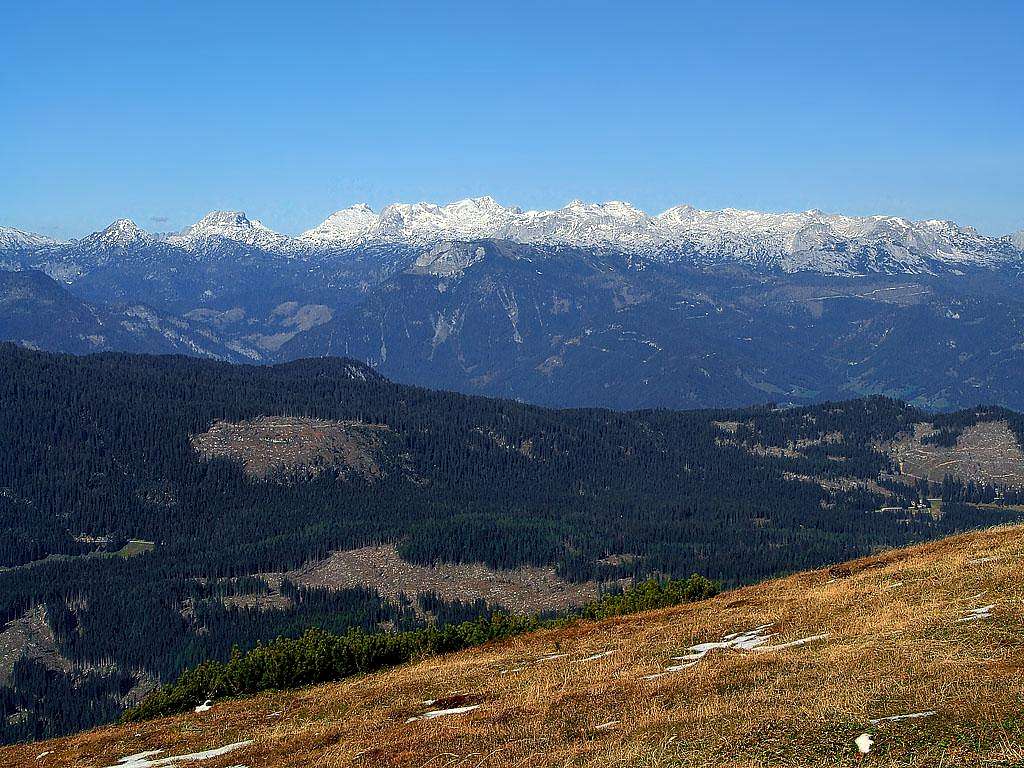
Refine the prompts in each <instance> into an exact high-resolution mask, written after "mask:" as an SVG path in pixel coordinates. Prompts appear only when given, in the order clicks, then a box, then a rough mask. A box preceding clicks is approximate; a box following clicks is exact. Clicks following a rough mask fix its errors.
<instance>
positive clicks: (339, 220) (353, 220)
mask: <svg viewBox="0 0 1024 768" xmlns="http://www.w3.org/2000/svg"><path fill="white" fill-rule="evenodd" d="M379 218H380V217H379V216H377V214H376V213H374V212H373V209H372V208H370V206H368V205H366V204H365V203H358V204H357V205H352V206H349V207H348V208H343V209H342V210H340V211H338V212H336V213H332V214H331V215H330V216H328V217H327V219H326V220H325V221H324V222H323V223H322V224H320V226H318V227H314V228H313V229H310V230H307V231H305V232H303V233H302V234H301V235H299V240H302V241H307V242H310V243H323V244H329V243H332V242H352V243H356V242H359V241H360V240H361V239H363V238H364V237H365V236H366V235H367V234H368V233H369V232H370V231H371V230H372V229H373V228H374V226H375V225H376V223H377V221H378V220H379Z"/></svg>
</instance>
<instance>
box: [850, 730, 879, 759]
mask: <svg viewBox="0 0 1024 768" xmlns="http://www.w3.org/2000/svg"><path fill="white" fill-rule="evenodd" d="M853 743H854V744H856V745H857V751H858V752H860V753H861V754H862V755H866V754H868V753H869V752H870V751H871V748H872V747H873V746H874V745H875V740H874V739H872V738H871V734H870V733H862V734H861V735H860V736H858V737H857V738H856V739H854V740H853Z"/></svg>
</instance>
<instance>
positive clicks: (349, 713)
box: [0, 527, 1024, 768]
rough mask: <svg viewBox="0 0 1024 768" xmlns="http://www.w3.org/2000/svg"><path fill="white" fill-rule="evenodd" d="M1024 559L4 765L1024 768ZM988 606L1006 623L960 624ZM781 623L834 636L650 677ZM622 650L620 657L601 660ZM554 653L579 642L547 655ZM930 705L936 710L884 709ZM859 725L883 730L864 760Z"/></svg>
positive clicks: (883, 579) (952, 562) (615, 631)
mask: <svg viewBox="0 0 1024 768" xmlns="http://www.w3.org/2000/svg"><path fill="white" fill-rule="evenodd" d="M987 558H992V559H987ZM1022 559H1024V528H1022V527H1015V528H1001V529H994V530H990V531H984V532H978V533H972V534H967V535H963V536H958V537H955V538H952V539H948V540H945V541H941V542H935V543H932V544H928V545H924V546H921V547H916V548H912V549H908V550H900V551H895V552H890V553H886V554H883V555H879V556H877V557H872V558H867V559H864V560H858V561H855V562H851V563H847V564H844V565H841V566H836V567H833V568H830V569H823V570H819V571H812V572H807V573H801V574H797V575H795V576H792V577H789V578H784V579H779V580H776V581H771V582H768V583H765V584H761V585H758V586H752V587H747V588H745V589H740V590H736V591H733V592H729V593H725V594H723V595H721V596H719V597H717V598H715V599H713V600H709V601H706V602H703V603H696V604H692V605H686V606H681V607H678V608H672V609H668V610H664V611H658V612H654V613H649V614H643V615H638V616H629V617H623V618H619V619H612V620H607V621H602V622H594V623H588V624H581V625H579V626H575V627H571V628H568V629H564V630H558V631H544V632H538V633H536V634H533V635H529V636H526V637H521V638H516V639H513V640H510V641H505V642H501V643H495V644H492V645H489V646H486V647H483V648H478V649H474V650H470V651H466V652H463V653H459V654H454V655H451V656H447V657H443V658H435V659H426V660H424V661H421V662H419V663H416V664H411V665H408V666H404V667H401V668H398V669H394V670H390V671H386V672H382V673H377V674H373V675H367V676H365V677H361V678H356V679H351V680H347V681H344V682H340V683H333V684H327V685H321V686H316V687H313V688H308V689H304V690H299V691H289V692H280V693H272V694H266V695H262V696H257V697H254V698H250V699H245V700H238V701H224V702H217V703H216V704H215V705H214V707H213V709H212V710H210V711H209V712H205V713H203V714H192V713H189V714H188V715H184V716H180V717H174V718H166V719H162V720H156V721H151V722H145V723H137V724H130V725H126V726H112V727H107V728H100V729H97V730H95V731H91V732H88V733H84V734H80V735H77V736H73V737H68V738H63V739H55V740H52V741H49V742H45V743H39V744H31V745H22V746H15V747H8V748H5V749H0V765H3V766H89V767H90V768H93V767H96V766H108V765H112V764H114V763H115V762H116V761H117V760H119V759H120V758H122V757H125V756H127V755H129V754H133V753H137V752H141V751H143V750H148V749H163V750H165V751H164V752H163V753H162V754H161V755H160V756H159V757H165V756H170V755H177V754H182V753H189V752H195V751H200V750H206V749H211V748H214V747H220V746H223V745H225V744H228V743H231V742H237V741H243V740H250V739H251V740H253V744H252V745H251V746H248V747H245V748H242V749H239V750H237V751H235V752H232V753H230V754H227V755H223V756H220V757H217V758H215V759H211V760H208V761H203V762H201V763H193V765H198V766H201V767H202V768H223V767H224V766H234V765H245V766H249V768H261V767H263V766H273V767H275V768H276V767H277V766H303V767H305V766H325V767H326V766H415V767H421V766H422V767H424V768H427V767H429V768H455V767H456V766H458V768H483V767H484V766H523V767H524V768H525V767H526V766H682V767H685V768H697V767H698V766H699V767H701V768H722V767H723V766H736V767H737V768H739V767H747V766H749V767H751V768H752V767H753V766H773V768H783V767H793V768H795V767H797V766H842V765H860V764H863V765H874V766H921V767H922V768H924V767H925V766H928V767H929V768H935V767H936V766H949V767H950V768H952V767H953V766H1014V765H1015V766H1020V765H1024V569H1022ZM979 560H981V562H979ZM983 592H984V593H985V594H982V595H980V596H979V593H983ZM989 603H995V604H996V606H995V608H994V610H993V612H992V616H991V618H989V619H987V620H982V621H976V622H958V621H957V619H958V618H960V617H961V616H962V615H963V614H964V612H965V611H966V610H968V609H971V608H976V607H979V606H982V605H987V604H989ZM767 623H773V624H774V625H775V626H774V627H773V628H772V629H773V631H777V632H779V633H781V634H780V637H779V638H778V639H777V642H785V641H788V640H793V639H797V638H802V637H806V636H809V635H817V634H819V633H823V632H828V633H829V635H828V637H827V638H825V639H824V640H820V641H816V642H811V643H808V644H807V645H804V646H799V647H792V648H786V649H782V650H776V651H771V650H769V651H763V652H757V651H754V652H742V651H736V650H724V651H713V652H711V653H710V654H709V655H707V656H706V657H704V658H703V659H702V660H701V661H700V662H698V663H697V664H696V665H695V666H693V667H692V668H689V669H685V670H682V671H679V672H674V673H669V674H666V675H664V676H662V677H658V678H656V679H653V680H644V679H643V678H644V677H645V676H647V675H652V674H657V673H659V672H662V671H663V669H664V667H665V666H666V665H667V664H670V663H671V662H670V661H669V659H670V657H672V656H679V655H682V654H684V653H685V652H686V650H685V649H686V648H687V647H688V646H690V645H693V644H695V643H700V642H707V641H717V640H720V639H721V638H722V637H723V636H724V635H726V634H728V633H732V632H737V631H740V630H749V629H752V628H754V627H756V626H758V625H762V624H767ZM606 650H613V651H614V653H612V654H610V655H606V656H603V657H601V658H597V659H592V660H589V661H586V660H584V659H585V657H587V656H590V655H593V654H597V653H600V652H602V651H606ZM549 654H568V655H566V656H561V657H559V658H553V659H549V660H539V659H541V658H542V657H544V656H546V655H549ZM502 670H513V671H508V672H505V673H503V672H502ZM516 670H518V671H516ZM456 694H459V695H460V696H459V698H454V699H450V700H449V701H448V702H444V701H442V702H441V704H440V706H459V705H464V704H467V703H470V704H471V703H477V704H479V705H480V706H479V708H477V709H475V710H472V711H470V712H467V713H465V714H458V715H450V716H446V717H439V718H436V719H432V720H417V721H414V722H406V721H407V719H408V718H410V717H413V716H416V715H420V714H422V713H423V712H424V711H426V710H427V709H429V708H430V707H428V706H426V705H425V704H424V703H423V700H425V699H445V698H448V697H452V696H454V695H456ZM924 710H936V711H937V714H936V715H934V716H931V717H926V718H920V719H915V720H903V721H897V722H888V723H883V724H876V725H872V724H871V723H870V722H869V721H870V720H871V719H873V718H880V717H885V716H891V715H900V714H907V713H912V712H919V711H924ZM278 712H279V713H281V714H279V715H273V716H271V713H278ZM612 721H617V722H616V723H615V724H614V725H611V726H607V727H604V728H598V726H601V725H604V724H606V723H609V722H612ZM861 733H870V734H871V735H872V736H873V738H874V739H875V747H874V749H873V750H872V752H871V754H869V755H868V756H867V757H866V758H864V759H863V761H862V760H861V758H860V757H859V756H858V754H857V750H856V748H855V746H854V739H855V738H856V737H857V736H858V735H860V734H861ZM42 752H49V753H50V754H48V755H46V756H45V757H43V758H41V759H39V760H37V759H36V758H37V755H39V754H40V753H42Z"/></svg>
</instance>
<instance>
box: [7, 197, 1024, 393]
mask: <svg viewBox="0 0 1024 768" xmlns="http://www.w3.org/2000/svg"><path fill="white" fill-rule="evenodd" d="M1022 247H1024V234H1021V233H1018V234H1017V235H1013V236H1006V237H1000V238H995V237H989V236H985V235H982V234H979V233H978V232H977V231H975V230H974V229H972V228H970V227H966V226H960V225H957V224H954V223H952V222H948V221H936V220H929V221H919V222H913V221H909V220H907V219H903V218H900V217H893V216H869V217H851V216H841V215H834V214H824V213H821V212H820V211H807V212H803V213H789V214H771V213H758V212H751V211H739V210H734V209H726V210H723V211H701V210H697V209H694V208H692V207H689V206H677V207H674V208H671V209H669V210H667V211H665V212H664V213H661V214H659V215H656V216H651V215H648V214H646V213H644V212H643V211H640V210H638V209H637V208H635V207H633V206H631V205H629V204H628V203H621V202H609V203H602V204H596V203H582V202H579V201H576V202H573V203H570V204H569V205H567V206H565V207H564V208H560V209H558V210H554V211H522V210H520V209H518V208H506V207H503V206H501V205H499V204H498V203H496V202H495V201H494V200H493V199H491V198H488V197H484V198H476V199H471V200H463V201H459V202H455V203H451V204H449V205H444V206H438V205H433V204H429V203H417V204H412V205H408V204H396V205H390V206H387V207H386V208H384V209H383V210H381V211H380V212H374V211H373V210H371V209H370V208H369V207H367V206H365V205H357V206H353V207H351V208H347V209H344V210H342V211H339V212H337V213H335V214H333V215H332V216H330V217H329V218H328V219H327V220H326V221H324V222H323V223H322V224H321V225H319V226H317V227H314V228H313V229H310V230H309V231H307V232H304V233H302V234H300V235H298V236H294V237H292V236H288V235H283V234H279V233H276V232H273V231H272V230H270V229H269V228H267V227H265V226H263V225H262V224H261V223H260V222H259V221H257V220H255V219H250V218H248V217H247V216H246V215H245V214H244V213H240V212H225V211H216V212H213V213H210V214H208V215H207V216H205V217H203V218H202V219H201V220H200V221H198V222H197V223H196V224H194V225H192V226H190V227H188V228H186V229H185V230H183V231H182V232H180V233H178V234H171V235H154V234H150V233H147V232H145V231H143V230H141V229H140V228H139V227H137V226H136V225H135V224H134V223H133V222H131V221H129V220H127V219H121V220H118V221H115V222H114V223H112V224H111V225H110V226H109V227H107V228H106V229H104V230H102V231H100V232H96V233H94V234H92V235H89V236H87V237H84V238H82V239H79V240H72V241H67V242H59V241H56V240H53V239H50V238H46V237H43V236H40V235H34V234H30V233H26V232H23V231H20V230H17V229H12V228H0V267H2V268H5V269H7V270H10V271H16V272H22V273H35V276H34V277H32V278H25V277H22V278H21V282H20V283H16V281H14V282H12V281H13V278H10V277H8V278H5V279H4V280H3V281H0V291H3V292H4V293H3V294H0V306H2V307H4V308H5V309H4V311H3V313H2V314H0V337H2V338H5V339H11V340H15V341H18V342H19V343H23V344H25V345H27V346H37V347H40V348H44V349H52V350H62V351H73V352H82V351H90V350H95V351H101V350H110V349H119V350H121V349H123V350H132V351H153V352H167V351H179V352H184V353H187V354H194V355H203V356H211V357H216V358H222V359H228V360H235V361H252V362H276V361H285V360H290V359H295V358H298V357H309V356H321V355H349V356H354V357H358V358H360V359H363V360H365V361H367V362H368V363H370V364H371V365H373V366H375V367H377V368H378V369H380V370H381V371H382V372H383V373H384V374H386V375H388V376H390V377H392V378H394V379H397V380H399V381H403V382H407V383H418V384H424V385H429V386H434V387H439V388H448V389H456V390H460V391H465V392H471V393H480V394H488V395H501V396H507V397H513V398H520V399H525V400H529V401H533V402H538V403H542V404H548V405H602V406H612V407H619V408H635V407H649V406H665V407H694V406H703V405H737V404H746V403H751V402H763V401H765V400H769V399H770V400H775V401H778V402H782V403H790V402H792V403H801V402H809V401H815V400H820V399H823V398H837V397H849V396H854V395H863V394H874V393H883V394H888V395H892V396H896V397H900V398H904V399H907V400H910V401H912V402H914V403H916V404H919V405H924V406H930V407H939V408H943V407H955V406H966V405H972V404H976V403H978V402H983V401H984V402H995V403H1000V404H1004V405H1007V406H1010V407H1017V408H1021V407H1024V385H1021V384H1019V383H1018V382H1017V381H1016V378H1015V377H1013V376H1008V375H1007V371H1013V370H1021V369H1022V368H1024V354H1022V350H1024V337H1022V336H1021V328H1022V327H1024V300H1022V299H1021V296H1024V292H1022V291H1021V287H1022V280H1021V275H1022V272H1024V251H1022V250H1021V249H1022ZM47 280H49V281H50V282H52V283H53V284H52V285H51V284H49V283H48V282H47ZM33 292H35V293H33ZM5 297H6V298H5ZM34 302H39V304H38V309H35V308H34V307H35V306H36V305H35V304H34ZM62 302H63V307H62V309H61V310H60V311H56V310H55V307H57V306H59V305H61V303H62ZM81 305H87V306H88V308H89V309H88V312H89V313H91V316H92V317H93V320H92V321H90V323H92V324H93V325H96V324H97V323H98V325H96V327H92V325H90V324H89V323H85V322H83V321H81V320H76V321H74V322H72V321H71V320H69V319H68V318H70V317H73V316H74V317H78V316H80V315H81V312H82V311H83V310H82V306H81ZM14 306H16V307H17V312H16V313H14V312H13V311H8V310H7V309H6V308H7V307H14ZM126 313H128V314H127V315H126ZM140 313H141V314H143V315H145V316H146V317H147V318H149V320H147V322H146V323H139V322H137V317H138V316H139V315H140ZM97 318H98V319H97ZM133 318H136V319H133Z"/></svg>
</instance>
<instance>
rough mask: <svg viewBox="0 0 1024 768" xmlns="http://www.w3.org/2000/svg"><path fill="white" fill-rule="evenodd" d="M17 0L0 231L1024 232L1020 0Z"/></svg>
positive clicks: (0, 133) (3, 119)
mask: <svg viewBox="0 0 1024 768" xmlns="http://www.w3.org/2000/svg"><path fill="white" fill-rule="evenodd" d="M838 5H839V4H838V3H821V2H807V3H784V2H759V3H742V2H734V3H726V2H718V3H711V2H707V3H704V2H699V3H691V2H683V1H680V2H665V3H644V2H633V3H626V2H621V3H601V2H585V3H576V2H558V0H551V1H550V2H540V3H534V2H522V1H518V0H517V1H516V2H502V3H486V2H479V1H478V2H468V3H461V2H460V3H445V2H421V3H402V2H387V3H346V2H332V3H299V2H296V3H283V2H282V3H273V4H270V3H266V4H264V3H260V2H246V3H232V2H223V3H213V2H210V3H208V2H202V3H199V2H188V1H186V0H178V1H177V2H166V3H150V2H132V3H110V2H46V3H32V2H14V3H8V4H6V7H5V9H4V13H3V26H2V28H0V169H2V178H3V181H2V183H0V224H9V225H14V226H19V227H22V228H25V229H30V230H35V231H39V232H44V233H48V234H54V235H61V236H78V235H81V234H84V233H86V232H89V231H92V230H94V229H97V228H99V227H101V226H103V225H105V224H106V223H108V222H109V221H110V220H112V219H114V218H116V217H118V216H122V215H124V216H130V217H132V218H134V219H135V220H136V221H137V222H138V223H139V224H140V225H141V226H143V227H145V228H148V229H151V230H170V229H179V228H181V227H182V226H185V225H186V224H188V223H190V222H191V221H193V220H194V219H196V218H198V217H199V216H200V215H202V214H203V213H205V212H206V211H208V210H210V209H214V208H229V209H242V210H245V211H247V212H248V213H249V214H250V215H252V216H255V217H257V218H260V219H262V220H263V221H264V222H265V223H266V224H268V225H269V226H271V227H273V228H275V229H278V230H280V231H284V232H297V231H301V230H303V229H305V228H307V227H310V226H313V225H315V224H317V223H319V221H320V220H322V219H323V218H324V217H326V216H327V215H328V214H329V213H331V212H332V211H334V210H336V209H338V208H341V207H344V206H347V205H349V204H351V203H354V202H360V201H365V202H368V203H370V204H371V205H373V206H374V207H375V208H376V207H379V206H381V205H383V204H386V203H388V202H393V201H396V200H400V201H407V202H408V201H416V200H431V201H436V202H446V201H449V200H453V199H457V198H462V197H467V196H475V195H481V194H491V195H493V196H494V197H496V198H497V199H498V200H499V202H502V203H505V204H516V205H520V206H523V207H557V206H560V205H563V204H564V203H566V202H568V201H569V200H570V199H572V198H575V197H580V198H584V199H592V200H608V199H622V200H629V201H632V202H633V203H635V204H637V205H638V206H640V207H641V208H644V209H645V210H648V211H651V212H658V211H660V210H662V209H664V208H666V207H668V206H670V205H673V204H675V203H679V202H689V203H691V204H694V205H697V206H701V207H707V208H721V207H727V206H733V207H749V208H758V209H764V210H794V209H795V210H804V209H807V208H822V209H825V210H829V211H841V212H848V213H858V214H863V213H879V212H882V213H896V214H900V215H906V216H910V217H914V218H925V217H928V218H930V217H941V218H952V219H955V220H958V221H961V222H963V223H969V224H973V225H975V226H977V227H978V228H979V229H980V230H982V231H984V232H989V233H993V234H1001V233H1004V232H1008V231H1011V230H1014V229H1019V228H1021V227H1024V9H1022V6H1024V3H1020V2H1019V1H1018V2H979V3H975V4H971V3H965V2H963V1H962V0H959V1H958V2H935V1H932V2H892V0H889V1H888V2H866V1H864V0H860V1H858V2H849V3H845V4H843V5H845V6H846V7H845V8H838V7H826V6H838Z"/></svg>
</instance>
